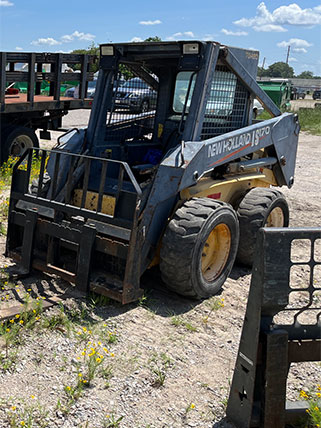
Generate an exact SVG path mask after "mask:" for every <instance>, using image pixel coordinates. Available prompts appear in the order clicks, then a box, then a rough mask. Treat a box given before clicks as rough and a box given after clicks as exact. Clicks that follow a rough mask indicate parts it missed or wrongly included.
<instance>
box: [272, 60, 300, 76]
mask: <svg viewBox="0 0 321 428" xmlns="http://www.w3.org/2000/svg"><path fill="white" fill-rule="evenodd" d="M267 73H268V74H267V76H268V77H283V78H288V77H294V70H293V68H292V67H290V66H289V65H288V64H286V63H285V62H282V61H279V62H275V63H274V64H271V65H270V66H269V68H268V69H267Z"/></svg>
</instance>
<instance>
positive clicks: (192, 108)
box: [87, 41, 257, 171]
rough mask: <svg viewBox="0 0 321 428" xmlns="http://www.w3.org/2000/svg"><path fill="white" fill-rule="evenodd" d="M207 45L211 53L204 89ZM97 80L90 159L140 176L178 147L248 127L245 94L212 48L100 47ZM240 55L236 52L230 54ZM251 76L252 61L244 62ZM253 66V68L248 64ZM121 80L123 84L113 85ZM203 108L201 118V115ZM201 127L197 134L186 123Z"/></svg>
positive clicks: (221, 54)
mask: <svg viewBox="0 0 321 428" xmlns="http://www.w3.org/2000/svg"><path fill="white" fill-rule="evenodd" d="M210 45H212V46H213V45H215V46H216V48H217V47H218V46H219V49H218V60H217V61H216V67H215V71H214V70H213V73H212V78H211V79H210V81H208V82H207V83H206V88H204V85H202V84H200V80H201V79H204V76H203V75H204V73H208V71H207V70H206V66H207V61H208V51H209V48H210ZM100 50H101V60H100V74H99V79H98V84H97V90H96V96H95V100H94V106H93V111H92V115H91V119H90V122H89V126H88V132H87V141H88V144H89V150H90V153H91V154H93V155H94V156H97V157H109V158H111V159H116V160H121V161H124V162H127V163H128V164H129V165H130V167H131V168H133V169H134V171H135V169H136V170H140V171H143V169H144V167H143V165H147V166H149V167H153V166H157V165H158V164H159V163H160V162H161V161H162V159H164V157H166V154H167V153H168V152H169V151H171V150H172V149H173V148H175V147H177V146H178V145H179V144H181V142H182V141H201V140H205V139H208V138H211V137H214V136H217V135H220V134H223V133H226V132H228V131H233V130H235V129H239V128H241V127H244V126H247V125H248V124H249V123H250V121H251V117H250V115H249V112H250V109H249V104H250V93H249V91H248V90H247V89H246V88H245V87H244V86H243V85H242V84H241V82H240V80H239V78H238V77H237V76H236V75H235V74H234V73H233V72H232V71H231V70H230V69H229V67H228V66H227V64H225V63H224V48H223V47H221V46H220V45H219V44H216V43H213V42H200V41H196V42H194V41H193V42H156V43H135V44H106V45H101V47H100ZM235 52H239V53H240V55H243V56H245V54H244V52H248V51H244V50H242V49H235ZM248 61H249V62H250V63H251V67H249V69H250V70H252V71H253V73H256V65H255V64H257V58H256V61H253V54H252V59H248ZM252 63H253V64H252ZM121 79H126V82H125V84H123V85H122V86H118V85H117V82H118V81H121ZM202 110H205V114H202ZM200 121H202V122H203V123H202V127H199V130H198V133H197V134H198V135H195V130H194V126H193V124H194V123H195V122H198V123H199V122H200Z"/></svg>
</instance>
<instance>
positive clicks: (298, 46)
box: [277, 39, 313, 53]
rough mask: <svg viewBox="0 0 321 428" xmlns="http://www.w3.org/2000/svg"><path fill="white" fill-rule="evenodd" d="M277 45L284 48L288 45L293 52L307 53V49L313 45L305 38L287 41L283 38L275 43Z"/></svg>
mask: <svg viewBox="0 0 321 428" xmlns="http://www.w3.org/2000/svg"><path fill="white" fill-rule="evenodd" d="M277 46H278V47H279V48H286V47H288V46H291V48H292V51H293V52H298V53H307V52H308V51H307V49H306V48H309V47H310V46H313V45H312V43H309V42H308V41H306V40H303V39H290V40H288V41H286V40H283V42H280V43H277Z"/></svg>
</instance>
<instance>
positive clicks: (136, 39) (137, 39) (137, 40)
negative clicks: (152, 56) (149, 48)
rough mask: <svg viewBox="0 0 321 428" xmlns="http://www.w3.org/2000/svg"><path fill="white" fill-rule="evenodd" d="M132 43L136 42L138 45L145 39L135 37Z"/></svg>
mask: <svg viewBox="0 0 321 428" xmlns="http://www.w3.org/2000/svg"><path fill="white" fill-rule="evenodd" d="M130 42H134V43H138V42H143V39H141V38H140V37H133V38H132V39H131V40H130Z"/></svg>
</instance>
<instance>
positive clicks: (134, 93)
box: [114, 77, 157, 113]
mask: <svg viewBox="0 0 321 428" xmlns="http://www.w3.org/2000/svg"><path fill="white" fill-rule="evenodd" d="M114 97H115V98H114V102H115V104H114V106H115V110H123V109H125V110H129V111H130V112H131V113H145V112H147V111H150V110H153V109H155V107H156V101H157V92H156V91H154V90H153V89H152V88H150V87H149V86H148V85H147V83H146V82H144V81H143V80H142V79H140V78H139V77H134V78H133V79H130V80H128V81H127V82H126V83H124V84H123V85H122V86H121V87H119V88H118V89H117V91H116V92H115V94H114Z"/></svg>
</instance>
